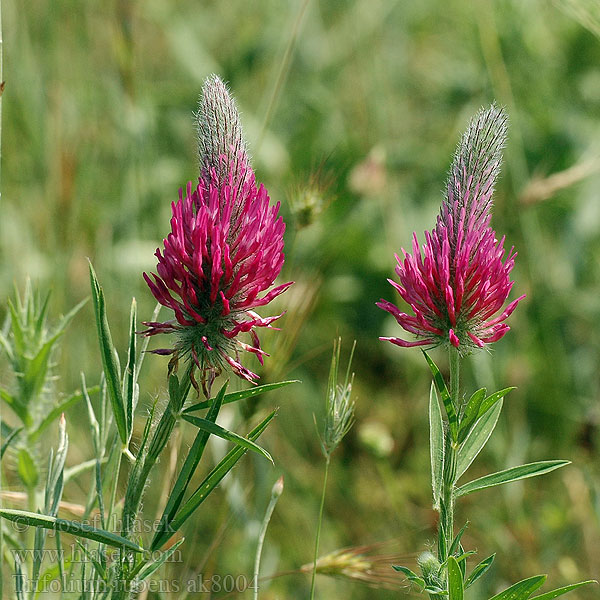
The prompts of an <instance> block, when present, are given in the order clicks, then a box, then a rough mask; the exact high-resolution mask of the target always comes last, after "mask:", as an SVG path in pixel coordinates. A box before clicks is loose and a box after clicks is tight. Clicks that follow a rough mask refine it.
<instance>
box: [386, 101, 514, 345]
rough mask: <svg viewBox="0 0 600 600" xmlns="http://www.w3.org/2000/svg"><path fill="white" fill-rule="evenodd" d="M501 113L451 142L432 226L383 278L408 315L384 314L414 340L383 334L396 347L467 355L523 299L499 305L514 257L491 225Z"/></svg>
mask: <svg viewBox="0 0 600 600" xmlns="http://www.w3.org/2000/svg"><path fill="white" fill-rule="evenodd" d="M507 124H508V119H507V115H506V113H505V112H504V111H503V110H502V109H499V108H498V107H496V106H495V105H492V106H491V107H489V108H488V109H481V110H480V111H479V112H478V113H477V115H475V117H474V118H473V119H472V120H471V122H470V124H469V127H468V128H467V130H466V132H465V133H464V135H463V136H462V139H461V141H460V143H459V144H458V147H457V150H456V153H455V156H454V161H453V163H452V166H451V168H450V173H449V176H448V181H447V185H446V191H445V197H444V200H443V202H442V206H441V209H440V213H439V215H438V218H437V222H436V226H435V228H434V229H433V230H432V231H428V232H425V243H424V244H423V245H422V246H420V245H419V242H418V239H417V236H416V234H413V241H412V252H406V251H405V250H402V257H400V256H398V255H396V261H397V266H396V274H397V275H398V278H399V280H400V283H396V282H394V281H393V280H389V281H390V283H391V284H392V286H393V287H394V288H395V289H396V291H397V292H398V294H399V295H400V296H401V298H402V299H403V300H404V301H405V302H406V303H407V304H408V305H409V306H410V308H411V310H412V313H413V314H408V313H406V312H402V311H401V310H400V309H399V308H398V307H397V306H395V305H394V304H393V303H391V302H388V301H387V300H383V299H382V300H380V302H378V303H377V305H378V306H379V307H380V308H381V309H383V310H385V311H387V312H389V313H390V314H391V315H392V316H393V317H394V318H395V319H396V321H397V323H398V324H399V325H400V326H401V327H402V328H403V329H404V330H406V331H407V332H408V333H410V334H413V335H414V336H415V337H416V339H415V340H411V341H408V340H403V339H401V338H396V337H385V338H381V339H383V340H387V341H390V342H392V343H394V344H396V345H398V346H401V347H411V346H435V345H439V344H444V345H451V346H453V347H455V348H458V349H459V351H461V352H462V353H466V352H469V351H471V350H472V349H475V348H482V347H484V346H485V345H486V344H489V343H492V342H495V341H497V340H499V339H500V338H501V337H503V336H504V335H505V333H506V332H507V331H508V330H509V327H508V325H506V324H505V323H504V322H503V321H505V320H506V319H507V318H508V317H509V316H510V314H511V313H512V312H513V310H514V309H515V308H516V306H517V304H518V303H519V301H520V300H522V298H523V297H524V296H520V297H519V298H517V299H516V300H513V301H512V302H511V303H510V304H508V305H507V306H506V307H505V308H503V307H504V303H505V301H506V300H507V298H508V295H509V293H510V291H511V289H512V286H513V283H514V282H513V281H511V280H510V272H511V270H512V268H513V266H514V261H515V257H516V252H514V249H513V248H511V249H510V251H509V252H508V254H507V253H506V251H505V249H504V237H502V238H501V239H500V240H497V239H496V233H495V231H494V230H493V229H492V228H491V227H490V219H491V207H492V194H493V192H494V187H495V184H496V180H497V177H498V174H499V172H500V166H501V163H502V150H503V148H504V145H505V143H506V133H507Z"/></svg>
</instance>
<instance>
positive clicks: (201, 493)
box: [152, 411, 277, 550]
mask: <svg viewBox="0 0 600 600" xmlns="http://www.w3.org/2000/svg"><path fill="white" fill-rule="evenodd" d="M276 412H277V411H273V412H272V413H271V414H270V415H268V416H267V417H266V419H264V420H263V421H262V422H261V423H260V424H259V425H258V426H257V427H255V428H254V429H253V430H252V431H251V432H250V433H249V434H248V439H249V440H251V441H254V440H256V439H258V437H259V436H260V435H261V434H262V433H263V431H264V430H265V429H266V428H267V426H268V425H269V423H270V422H271V420H272V419H273V418H274V417H275V414H276ZM246 452H247V449H246V448H244V447H243V446H236V447H235V448H233V449H232V450H230V451H229V452H228V453H227V454H226V455H225V457H224V458H223V459H222V460H221V462H220V463H219V464H218V465H217V466H216V467H215V468H214V469H213V470H212V471H211V472H210V473H209V474H208V475H207V477H206V478H205V479H204V481H203V482H202V483H201V484H200V485H199V486H198V488H197V489H196V491H195V492H194V493H193V494H192V495H191V496H190V497H189V498H188V500H187V501H186V502H185V504H184V505H183V506H182V507H181V509H180V510H179V512H178V513H177V515H176V516H175V519H174V520H173V521H172V523H171V527H170V528H169V531H168V532H166V533H165V534H164V535H163V536H161V538H160V539H155V540H153V543H152V549H153V550H154V549H157V548H160V547H161V546H162V545H163V544H164V543H165V542H166V541H167V540H168V539H169V538H170V537H171V536H173V534H174V533H175V532H177V531H178V530H179V529H180V528H181V526H182V525H183V524H184V523H185V522H186V521H187V520H188V519H189V517H190V516H191V515H192V514H193V513H194V511H195V510H196V509H197V508H198V507H199V506H200V505H201V504H202V503H203V502H204V500H206V498H207V497H208V496H209V494H210V493H211V492H212V491H213V490H214V489H215V488H216V487H217V486H218V485H219V483H220V482H221V480H222V479H223V477H225V475H227V473H229V471H231V469H233V467H234V466H235V464H236V463H237V462H238V461H239V460H240V458H242V456H244V454H245V453H246Z"/></svg>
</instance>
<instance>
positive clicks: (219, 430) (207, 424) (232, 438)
mask: <svg viewBox="0 0 600 600" xmlns="http://www.w3.org/2000/svg"><path fill="white" fill-rule="evenodd" d="M183 418H184V419H185V420H186V421H188V423H191V424H192V425H195V426H196V427H198V428H199V429H202V430H203V431H207V432H208V433H212V434H213V435H216V436H217V437H220V438H222V439H224V440H227V441H229V442H233V443H234V444H238V445H239V446H242V447H243V448H246V449H247V450H252V452H256V453H257V454H261V455H262V456H264V457H265V458H266V459H267V460H270V461H271V462H272V463H273V458H272V457H271V455H270V454H269V453H268V452H267V451H266V450H265V449H264V448H261V447H260V446H259V445H258V444H255V443H254V442H253V441H251V440H249V439H247V438H245V437H242V436H241V435H238V434H237V433H234V432H233V431H229V430H228V429H225V428H223V427H221V426H220V425H217V424H216V423H213V422H212V421H209V420H208V419H202V418H200V417H193V416H192V415H183Z"/></svg>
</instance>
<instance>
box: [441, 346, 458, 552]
mask: <svg viewBox="0 0 600 600" xmlns="http://www.w3.org/2000/svg"><path fill="white" fill-rule="evenodd" d="M449 360H450V398H451V399H452V404H453V405H454V410H455V412H456V413H458V412H459V404H460V355H459V353H458V350H456V349H455V348H451V349H450V351H449ZM457 454H458V444H457V443H456V442H454V441H453V439H452V437H451V435H450V431H449V430H446V452H445V457H446V458H445V460H444V475H443V490H442V502H441V510H440V523H439V528H440V529H439V531H438V540H439V542H440V543H439V546H438V558H439V560H440V562H444V561H445V560H446V559H447V558H448V555H449V553H450V547H451V546H452V542H453V541H454V491H455V489H454V488H455V483H456V460H457ZM442 541H443V543H442Z"/></svg>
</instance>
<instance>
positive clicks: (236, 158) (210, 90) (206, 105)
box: [195, 75, 250, 184]
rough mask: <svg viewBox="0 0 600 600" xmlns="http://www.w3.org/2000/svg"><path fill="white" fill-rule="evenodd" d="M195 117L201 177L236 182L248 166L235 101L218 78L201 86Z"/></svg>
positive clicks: (220, 181) (212, 78)
mask: <svg viewBox="0 0 600 600" xmlns="http://www.w3.org/2000/svg"><path fill="white" fill-rule="evenodd" d="M195 117H196V129H197V133H198V161H199V165H200V172H201V176H202V177H203V178H206V179H210V178H211V177H213V176H215V175H216V177H217V178H218V180H219V183H220V184H222V183H224V181H225V180H226V179H227V177H228V176H232V179H233V180H234V181H236V182H239V180H240V178H241V177H242V176H243V175H244V174H245V170H246V167H247V166H248V164H249V162H250V159H249V157H248V149H247V146H246V141H245V139H244V134H243V130H242V124H241V121H240V116H239V113H238V109H237V106H236V103H235V100H234V99H233V97H232V96H231V94H230V93H229V90H228V89H227V86H226V85H225V83H224V82H223V81H222V80H221V79H220V77H218V76H217V75H211V76H210V77H208V78H207V79H206V81H205V82H204V85H203V86H202V93H201V95H200V101H199V103H198V112H197V113H196V114H195Z"/></svg>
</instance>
